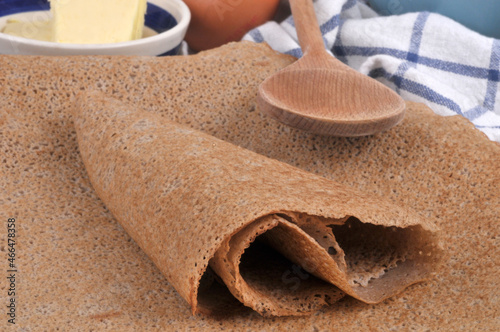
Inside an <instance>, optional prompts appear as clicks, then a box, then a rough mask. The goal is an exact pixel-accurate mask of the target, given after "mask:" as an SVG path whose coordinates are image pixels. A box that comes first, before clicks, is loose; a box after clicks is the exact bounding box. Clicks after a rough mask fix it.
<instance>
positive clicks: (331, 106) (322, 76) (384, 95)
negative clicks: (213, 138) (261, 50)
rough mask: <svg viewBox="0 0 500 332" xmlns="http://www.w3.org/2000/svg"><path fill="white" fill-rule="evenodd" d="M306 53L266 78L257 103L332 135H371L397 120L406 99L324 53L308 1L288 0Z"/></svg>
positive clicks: (277, 115) (281, 116) (297, 123)
mask: <svg viewBox="0 0 500 332" xmlns="http://www.w3.org/2000/svg"><path fill="white" fill-rule="evenodd" d="M290 4H291V7H292V13H293V15H294V19H295V21H296V28H297V33H298V36H299V41H300V44H301V46H302V49H303V51H304V55H303V56H302V58H300V59H299V60H298V61H296V62H295V63H293V64H291V65H290V66H288V67H286V68H284V69H283V70H281V71H279V72H278V73H276V74H274V75H272V76H271V77H269V78H267V79H266V80H265V81H264V82H263V83H262V84H261V85H260V86H259V92H258V98H257V102H258V104H259V107H260V108H261V110H262V111H263V112H265V113H267V114H269V115H270V116H272V117H273V118H275V119H277V120H278V121H280V122H282V123H285V124H287V125H289V126H292V127H295V128H298V129H302V130H306V131H309V132H314V133H317V134H322V135H333V136H365V135H371V134H374V133H377V132H380V131H383V130H387V129H389V128H390V127H392V126H394V125H396V124H398V123H399V122H400V121H401V120H402V119H403V117H404V111H405V102H404V101H403V99H402V98H401V97H400V96H399V95H398V94H396V93H395V92H394V91H392V90H391V89H389V88H388V87H386V86H384V85H383V84H381V83H380V82H378V81H376V80H374V79H372V78H370V77H368V76H365V75H363V74H361V73H359V72H357V71H356V70H354V69H351V68H350V67H348V66H346V65H344V64H343V63H342V62H340V61H338V60H337V59H335V58H334V57H333V56H331V55H330V54H328V53H327V52H326V49H325V47H324V44H323V39H322V37H321V33H320V31H319V27H318V24H317V21H316V16H315V14H314V8H313V5H312V0H291V1H290Z"/></svg>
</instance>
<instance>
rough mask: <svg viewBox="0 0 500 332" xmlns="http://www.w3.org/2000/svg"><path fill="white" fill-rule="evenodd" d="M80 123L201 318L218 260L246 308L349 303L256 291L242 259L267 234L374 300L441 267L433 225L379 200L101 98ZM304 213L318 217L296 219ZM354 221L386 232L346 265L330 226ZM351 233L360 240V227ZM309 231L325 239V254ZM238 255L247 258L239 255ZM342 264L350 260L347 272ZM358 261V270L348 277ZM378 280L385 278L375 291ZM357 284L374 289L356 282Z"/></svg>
mask: <svg viewBox="0 0 500 332" xmlns="http://www.w3.org/2000/svg"><path fill="white" fill-rule="evenodd" d="M73 115H74V116H73V121H74V123H75V128H76V132H77V136H78V145H79V148H80V152H81V155H82V158H83V161H84V164H85V166H86V170H87V173H88V174H89V177H90V180H91V183H92V184H93V187H94V188H95V189H96V191H97V193H98V195H99V197H100V198H101V199H102V200H103V202H104V203H105V204H106V206H107V207H108V208H109V209H110V210H111V212H112V213H113V215H114V216H115V217H116V218H117V219H118V221H119V222H120V223H121V224H122V225H123V226H124V228H125V229H126V230H127V232H128V233H129V234H131V235H132V238H133V239H135V240H136V242H137V243H138V244H139V246H140V247H141V248H143V249H144V250H145V252H146V253H147V254H148V256H150V257H151V258H152V259H153V261H154V262H155V263H156V265H157V266H158V267H159V268H160V270H161V271H162V272H163V273H164V274H165V275H166V276H167V279H168V280H169V281H170V282H171V283H172V284H173V286H174V287H175V288H176V289H177V290H178V291H179V292H180V293H181V295H182V296H183V297H184V298H185V299H186V300H187V301H188V302H189V303H190V304H191V306H192V310H193V312H194V313H196V312H203V309H204V308H203V306H202V305H198V285H199V284H200V280H201V278H202V275H203V274H204V273H205V270H206V268H207V264H208V262H209V260H211V259H212V258H213V257H214V255H215V257H214V259H213V260H214V261H213V262H212V263H211V266H212V267H213V268H214V270H215V272H216V273H217V275H218V276H220V277H221V278H222V279H223V280H224V281H225V284H226V285H228V287H229V288H230V290H231V292H232V293H233V294H234V295H235V296H236V297H237V298H238V299H240V300H241V301H242V302H243V303H244V304H245V305H247V306H250V307H252V308H254V309H255V310H257V311H258V312H259V313H261V314H263V315H279V316H284V315H297V314H305V313H310V312H311V311H312V310H314V309H317V308H318V307H321V305H323V304H326V303H328V302H334V301H335V300H336V299H338V298H340V297H341V296H338V295H339V294H340V293H341V292H339V291H338V290H337V288H336V287H330V289H331V290H328V288H325V286H324V285H323V284H321V286H320V290H321V291H319V290H318V291H315V290H314V287H312V289H310V290H309V292H304V291H303V290H302V289H294V290H290V291H288V293H289V296H286V294H287V293H286V292H285V291H286V289H284V290H282V292H281V293H282V294H277V296H269V295H267V294H266V292H264V291H263V290H262V288H260V289H261V290H260V291H259V290H258V289H257V288H255V287H251V286H249V283H247V282H246V281H245V280H244V278H241V276H239V273H238V265H239V264H238V263H239V259H238V257H240V256H241V255H242V253H243V251H244V249H245V248H246V247H248V246H249V245H250V243H251V242H253V240H254V239H255V238H256V236H257V235H261V234H265V235H269V241H270V243H272V244H274V246H275V247H277V248H278V250H279V251H280V252H284V253H285V254H286V255H287V257H290V258H291V259H292V260H293V261H295V262H296V263H298V264H300V265H303V263H304V262H301V260H303V259H305V258H307V259H308V260H309V265H311V266H310V267H309V270H311V271H315V272H316V274H317V276H318V277H321V278H322V279H323V280H325V281H329V282H331V283H332V284H335V285H336V286H338V287H339V288H340V289H342V290H343V291H345V292H347V293H348V294H350V295H352V296H355V297H356V298H359V299H361V300H363V301H365V302H370V303H377V302H380V301H382V300H383V299H385V298H387V297H390V296H392V295H394V294H397V293H399V292H400V291H401V290H402V289H403V288H405V287H406V286H408V285H411V284H413V283H415V282H418V281H421V280H424V279H426V278H428V277H429V274H430V271H431V270H432V269H433V268H434V267H433V266H432V265H434V264H435V263H436V262H437V261H438V257H437V256H438V255H439V250H438V248H437V239H435V238H434V236H433V234H432V233H431V231H433V230H435V226H434V225H432V224H431V223H429V222H427V221H426V220H423V221H420V220H419V218H418V216H417V215H414V214H412V213H411V212H410V211H407V210H406V209H403V208H400V207H397V206H393V205H392V204H390V203H389V202H388V201H386V200H384V199H381V198H380V197H376V196H373V195H365V194H364V193H363V192H358V191H355V190H352V189H351V188H349V187H345V186H341V185H339V184H337V183H336V182H333V181H329V180H326V179H325V178H323V177H319V176H315V175H313V174H312V173H308V172H304V171H302V170H299V169H297V168H294V167H292V166H290V165H288V164H285V163H282V162H279V161H276V160H273V159H269V158H265V157H263V156H261V155H259V154H256V153H254V152H251V151H250V150H246V149H242V148H239V147H237V146H235V145H233V144H230V143H227V142H225V141H222V140H219V139H216V138H214V137H213V136H210V135H207V134H203V133H201V132H198V131H195V130H192V129H190V128H189V127H185V126H181V125H179V124H178V123H175V122H170V121H165V119H163V118H162V117H160V116H158V115H155V114H152V113H150V112H149V113H148V112H144V111H141V110H137V109H136V108H135V107H130V106H128V105H127V104H124V103H121V102H119V101H117V100H115V99H110V98H106V97H104V95H102V94H96V93H90V94H84V95H81V96H79V98H78V100H77V102H76V106H75V111H74V113H73ZM296 214H301V215H307V216H309V217H303V218H300V217H299V218H297V217H296V216H295V215H296ZM272 215H276V216H274V217H271V216H272ZM315 216H316V217H321V218H315ZM350 216H355V217H356V218H358V219H359V220H361V221H362V224H361V225H362V226H363V225H364V224H365V223H370V224H372V225H374V226H375V227H376V226H377V225H383V226H384V227H382V226H379V228H382V232H378V233H375V232H374V230H373V229H370V230H369V231H368V232H365V233H364V235H365V237H364V238H363V239H361V240H358V242H370V241H372V242H375V243H374V245H372V246H371V247H370V249H369V250H366V251H364V252H363V250H362V249H360V248H359V247H360V246H361V244H356V245H355V246H354V250H355V251H357V252H356V253H354V257H349V254H352V251H353V250H351V253H349V250H347V251H346V252H345V253H344V251H343V248H341V247H339V244H338V243H337V241H341V240H342V239H343V238H346V236H343V237H342V239H341V238H339V237H338V236H339V232H335V233H334V234H332V229H330V228H329V227H327V226H328V225H335V226H341V225H343V224H344V223H345V222H346V220H344V219H346V217H350ZM258 219H265V220H258ZM287 219H288V220H289V221H288V220H287ZM321 220H324V222H322V221H321ZM273 221H275V222H273ZM252 222H254V223H256V224H259V226H258V227H257V226H256V225H254V226H252V225H251V223H252ZM294 225H298V226H299V227H297V226H294ZM244 228H249V229H250V230H244ZM334 228H335V227H334ZM347 228H348V226H346V229H347ZM400 228H408V232H406V234H403V233H402V232H401V231H399V232H398V229H400ZM271 229H272V232H266V231H268V230H271ZM335 229H336V228H335ZM384 230H385V233H387V234H386V235H385V236H384V234H383V233H384ZM353 232H356V233H359V234H355V236H360V235H361V234H360V233H361V227H360V229H356V231H354V229H353ZM344 233H345V232H344ZM309 234H311V235H312V236H315V235H317V237H319V238H321V239H323V242H324V246H320V245H319V243H320V241H317V240H315V239H314V238H313V237H311V236H310V235H309ZM375 234H376V235H375ZM343 235H346V234H343ZM372 235H375V236H372ZM352 237H353V235H351V238H352ZM396 237H400V239H398V240H396V241H393V242H394V243H393V245H391V246H386V244H385V243H383V244H382V245H379V246H377V243H378V242H379V241H381V240H380V239H383V240H382V241H381V242H389V241H390V240H391V239H394V238H396ZM352 241H355V240H351V242H352ZM224 246H226V248H224V249H222V251H223V252H222V253H219V254H216V251H217V252H219V251H221V250H220V249H219V248H220V247H224ZM363 246H364V245H363ZM237 247H240V249H239V250H236V251H235V250H234V248H237ZM330 247H331V248H332V249H335V247H336V248H337V249H336V250H334V252H335V253H336V254H335V255H331V256H330V255H329V254H328V253H327V250H328V248H330ZM384 247H385V248H384ZM377 248H378V250H377ZM236 255H238V257H237V258H236V259H233V260H234V263H233V264H234V265H235V266H233V267H230V266H229V265H230V264H229V263H228V262H227V261H228V260H231V257H232V256H236ZM379 256H381V257H386V258H387V262H382V259H381V258H380V257H379ZM387 256H389V257H387ZM345 258H351V260H350V264H349V263H348V264H346V262H345V261H346V259H345ZM347 261H348V262H349V260H347ZM398 261H400V262H399V263H398ZM301 263H302V264H301ZM377 263H379V265H378V264H377ZM384 263H385V264H384ZM355 264H356V265H358V267H360V268H361V269H354V268H350V269H348V266H353V265H355ZM396 264H397V266H395V265H396ZM373 265H375V266H373ZM377 265H378V268H377ZM382 265H385V266H382ZM384 268H385V270H387V271H384ZM260 270H261V271H262V273H263V274H264V273H265V271H266V270H268V268H267V267H266V266H265V264H264V263H262V264H260ZM283 272H286V270H284V271H283ZM359 274H361V275H359ZM371 278H375V279H377V280H376V281H375V279H374V280H372V281H371V282H370V283H368V281H369V279H371ZM311 279H312V277H311ZM356 279H361V282H363V283H365V287H360V285H359V284H356V283H355V282H354V280H356ZM257 282H258V281H257ZM261 283H263V282H261ZM303 283H304V284H305V283H308V281H304V282H303ZM304 286H305V285H304ZM267 288H269V287H267ZM299 292H301V293H300V294H299ZM290 297H292V298H295V301H293V300H291V301H290ZM289 302H291V303H289ZM198 307H200V308H198Z"/></svg>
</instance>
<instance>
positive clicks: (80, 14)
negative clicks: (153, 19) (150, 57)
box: [50, 0, 146, 44]
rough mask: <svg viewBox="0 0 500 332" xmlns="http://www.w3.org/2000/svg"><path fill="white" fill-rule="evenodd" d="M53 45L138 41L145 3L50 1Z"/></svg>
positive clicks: (142, 0) (131, 0)
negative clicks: (52, 19)
mask: <svg viewBox="0 0 500 332" xmlns="http://www.w3.org/2000/svg"><path fill="white" fill-rule="evenodd" d="M50 7H51V11H52V15H53V17H54V25H53V33H54V35H53V41H55V42H58V43H76V44H89V43H90V44H103V43H117V42H123V41H129V40H134V39H139V38H141V36H142V29H143V26H144V14H145V13H146V0H50Z"/></svg>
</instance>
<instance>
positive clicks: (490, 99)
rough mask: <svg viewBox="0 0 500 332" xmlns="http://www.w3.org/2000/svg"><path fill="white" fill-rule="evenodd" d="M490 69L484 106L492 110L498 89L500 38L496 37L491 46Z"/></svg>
mask: <svg viewBox="0 0 500 332" xmlns="http://www.w3.org/2000/svg"><path fill="white" fill-rule="evenodd" d="M491 49H492V50H491V57H490V69H489V71H488V86H487V89H486V98H485V99H484V103H483V106H484V107H485V108H486V109H488V110H490V111H492V110H493V108H494V107H495V99H496V96H497V91H498V76H499V75H498V70H499V69H500V40H499V39H494V40H493V46H492V47H491Z"/></svg>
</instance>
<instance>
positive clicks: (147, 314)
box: [0, 43, 500, 331]
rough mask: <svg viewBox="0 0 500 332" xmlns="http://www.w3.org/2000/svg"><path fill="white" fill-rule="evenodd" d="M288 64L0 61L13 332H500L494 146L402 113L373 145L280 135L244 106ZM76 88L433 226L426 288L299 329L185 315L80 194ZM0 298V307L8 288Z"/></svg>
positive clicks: (305, 322)
mask: <svg viewBox="0 0 500 332" xmlns="http://www.w3.org/2000/svg"><path fill="white" fill-rule="evenodd" d="M292 61H293V59H292V58H291V57H288V56H282V55H279V54H277V53H275V52H273V51H272V50H270V49H269V48H268V47H266V46H265V45H257V44H250V43H237V44H229V45H228V46H225V47H223V48H220V49H216V50H213V51H209V52H205V53H201V54H199V55H196V56H190V57H177V58H172V57H169V58H127V57H114V58H112V57H71V58H58V57H23V56H1V57H0V65H1V67H0V68H2V73H1V75H0V105H1V107H0V109H1V111H0V112H1V113H0V128H1V129H0V153H1V154H2V158H1V164H2V167H1V168H0V172H1V177H0V187H1V188H2V191H1V196H0V211H1V213H2V218H3V219H6V218H8V217H10V216H12V215H16V216H17V223H18V235H19V238H18V240H19V241H18V249H19V253H22V256H20V258H21V257H22V261H21V259H20V260H19V264H20V266H21V267H22V270H21V273H20V274H19V283H20V285H22V288H20V289H19V294H18V300H19V302H18V303H19V307H18V308H19V311H18V313H19V317H18V318H19V321H18V323H19V325H18V326H20V327H23V328H24V329H25V330H28V331H29V330H31V331H38V330H54V329H56V327H60V329H62V330H64V329H67V330H75V329H76V330H78V329H80V330H90V329H96V330H120V331H127V330H128V331H133V330H143V331H146V330H153V331H154V330H160V329H163V330H194V329H199V330H205V331H206V330H214V331H216V330H221V329H226V330H248V331H253V330H283V331H285V330H301V331H318V330H322V331H323V330H324V331H327V330H336V329H338V330H352V331H359V330H411V329H413V330H446V331H457V330H470V331H472V330H482V331H496V330H498V326H499V324H500V322H499V310H498V308H499V300H498V299H499V290H498V289H499V287H498V286H499V284H498V277H497V275H498V266H499V263H500V262H499V260H500V258H499V257H500V255H499V249H498V248H499V244H500V243H499V240H498V236H499V235H498V231H499V226H498V215H499V214H500V201H499V197H500V189H499V186H498V183H499V181H500V179H499V177H500V170H499V165H500V160H499V158H500V154H499V152H500V151H499V149H500V148H499V146H498V144H495V143H493V142H491V141H489V140H488V139H487V138H486V137H485V136H484V135H483V134H482V133H480V132H479V131H477V130H475V129H474V128H473V126H472V125H471V124H470V123H469V122H468V121H466V120H465V119H463V118H460V117H451V118H443V117H439V116H436V115H434V114H433V113H432V112H431V111H430V110H429V109H427V108H426V107H425V106H423V105H420V104H413V103H408V110H407V114H406V117H405V120H404V121H403V123H402V124H400V125H398V126H397V127H395V128H393V129H391V130H389V131H388V132H386V133H383V134H380V135H376V136H373V137H364V138H355V139H349V138H331V137H319V136H314V135H311V134H307V133H303V132H300V131H297V130H294V129H291V128H288V127H286V126H282V125H280V124H278V123H276V122H274V121H272V120H269V119H268V118H267V117H266V116H264V115H262V114H260V113H259V112H258V110H257V109H255V104H254V102H255V95H256V91H257V90H256V89H257V86H258V84H259V83H260V82H261V81H262V80H263V79H264V78H265V77H267V76H268V75H269V74H271V73H273V72H275V71H277V70H278V69H280V68H282V67H283V66H285V65H287V64H289V63H291V62H292ZM79 90H101V91H104V92H106V93H107V94H108V95H110V96H114V97H116V98H118V99H120V100H123V101H126V102H128V103H130V104H131V105H135V106H136V107H138V108H141V109H146V110H149V111H152V112H154V113H159V114H161V115H163V116H166V117H168V118H169V119H173V120H175V121H178V122H179V123H183V124H186V125H188V126H190V127H192V128H195V129H198V130H202V131H204V132H207V133H209V134H211V135H213V136H216V137H218V138H221V139H223V140H226V141H229V142H232V143H235V144H237V145H240V146H242V147H245V148H248V149H250V150H253V151H255V152H258V153H260V154H263V155H265V156H268V157H271V158H274V159H277V160H281V161H284V162H286V163H288V164H291V165H293V166H296V167H298V168H301V169H303V170H306V171H310V172H312V173H315V174H319V175H321V176H323V177H325V178H328V179H333V180H335V181H337V182H340V183H343V184H347V185H350V186H352V187H354V188H357V189H359V190H362V191H364V192H365V193H367V194H373V195H379V196H385V197H386V198H387V199H389V200H390V201H392V202H394V203H396V204H399V205H403V206H405V205H407V206H409V207H410V208H413V209H415V210H416V211H417V212H418V213H419V215H420V216H421V217H423V218H429V219H430V220H431V221H434V222H436V224H437V225H438V226H439V227H440V228H441V235H442V240H443V243H444V249H445V252H444V261H445V264H444V265H443V267H442V268H441V269H440V270H439V271H438V274H437V276H436V277H435V278H434V279H432V280H431V281H428V282H426V283H421V284H417V285H414V286H412V287H410V288H409V289H407V290H405V291H404V292H403V293H402V294H400V295H398V296H395V297H393V298H390V299H388V300H386V301H384V302H382V303H380V304H377V305H368V304H363V303H361V302H359V301H357V300H354V299H352V298H348V297H347V298H344V299H343V300H341V301H340V302H338V303H337V304H335V305H332V306H329V307H327V308H325V309H322V310H320V311H318V312H316V313H315V314H313V315H310V316H305V317H291V318H289V317H282V318H272V319H269V318H263V317H261V316H260V315H258V314H257V313H253V312H248V311H245V312H242V313H240V314H238V315H234V316H230V317H225V318H222V319H215V318H210V317H204V316H202V317H198V316H192V315H191V313H190V312H189V309H188V307H187V305H186V302H185V301H184V299H182V298H181V296H179V294H178V293H177V292H176V291H175V290H174V288H173V287H172V286H171V285H170V284H169V283H168V282H166V280H165V277H164V276H163V275H162V274H161V272H160V271H159V270H158V269H157V268H156V267H155V266H154V264H153V263H152V261H151V260H150V259H149V258H148V257H147V256H146V255H145V254H144V252H143V251H142V250H141V249H140V248H139V247H138V245H136V244H135V243H134V242H133V241H132V240H131V238H130V236H129V235H127V233H126V232H125V231H124V230H123V228H122V227H121V226H120V225H119V224H118V223H117V222H116V221H115V220H114V218H113V217H112V215H111V213H110V212H109V211H108V210H107V209H106V207H105V206H104V204H103V203H102V202H101V201H100V200H99V199H98V197H97V195H96V193H95V192H94V190H93V189H92V186H91V184H90V182H89V179H88V177H87V175H86V172H85V169H84V165H83V163H82V161H81V158H80V156H79V154H78V147H77V143H76V138H75V133H74V129H73V123H72V121H71V118H70V115H69V109H70V108H71V107H72V104H71V102H70V101H69V99H70V97H71V96H72V95H74V94H76V93H77V92H78V91H79ZM3 232H6V230H5V229H4V230H2V234H5V233H3ZM1 248H2V250H3V251H5V250H6V247H5V244H2V247H1ZM0 285H1V287H2V290H1V295H0V296H1V299H2V302H4V300H6V299H5V294H6V283H5V281H4V282H2V283H0ZM2 324H6V322H5V321H2ZM2 326H3V325H2Z"/></svg>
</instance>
